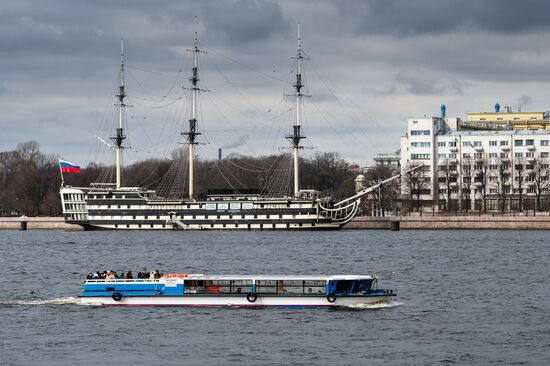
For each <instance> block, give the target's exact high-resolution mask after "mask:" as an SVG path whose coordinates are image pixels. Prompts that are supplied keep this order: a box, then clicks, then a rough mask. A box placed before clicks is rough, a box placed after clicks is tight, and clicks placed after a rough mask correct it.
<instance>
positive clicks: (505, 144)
mask: <svg viewBox="0 0 550 366" xmlns="http://www.w3.org/2000/svg"><path fill="white" fill-rule="evenodd" d="M500 146H508V141H501V142H500Z"/></svg>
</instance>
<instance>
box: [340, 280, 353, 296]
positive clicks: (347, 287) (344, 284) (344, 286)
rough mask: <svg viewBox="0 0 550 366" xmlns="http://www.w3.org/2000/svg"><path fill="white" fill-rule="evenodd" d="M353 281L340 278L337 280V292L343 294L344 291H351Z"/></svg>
mask: <svg viewBox="0 0 550 366" xmlns="http://www.w3.org/2000/svg"><path fill="white" fill-rule="evenodd" d="M353 282H355V281H351V280H339V281H336V293H337V294H342V293H346V294H347V293H351V291H352V286H353Z"/></svg>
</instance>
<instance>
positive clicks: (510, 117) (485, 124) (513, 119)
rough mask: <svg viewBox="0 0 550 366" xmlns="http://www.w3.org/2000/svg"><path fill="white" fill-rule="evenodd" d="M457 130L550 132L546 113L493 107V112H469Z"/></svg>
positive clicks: (549, 123)
mask: <svg viewBox="0 0 550 366" xmlns="http://www.w3.org/2000/svg"><path fill="white" fill-rule="evenodd" d="M457 128H458V129H459V130H490V131H495V130H550V115H549V113H548V112H521V111H516V112H514V111H512V108H511V107H505V110H504V111H501V110H500V105H499V104H498V103H497V104H496V105H495V111H494V112H469V113H467V120H466V121H460V122H459V123H458V124H457Z"/></svg>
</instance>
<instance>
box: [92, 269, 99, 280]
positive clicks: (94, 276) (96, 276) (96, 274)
mask: <svg viewBox="0 0 550 366" xmlns="http://www.w3.org/2000/svg"><path fill="white" fill-rule="evenodd" d="M92 278H93V279H94V280H97V279H99V271H98V272H96V273H94V274H93V276H92Z"/></svg>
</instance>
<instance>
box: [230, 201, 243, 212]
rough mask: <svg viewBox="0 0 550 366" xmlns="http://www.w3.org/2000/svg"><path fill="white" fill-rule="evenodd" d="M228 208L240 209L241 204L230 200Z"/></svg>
mask: <svg viewBox="0 0 550 366" xmlns="http://www.w3.org/2000/svg"><path fill="white" fill-rule="evenodd" d="M229 208H230V209H231V210H240V209H241V204H240V203H233V202H232V203H230V204H229Z"/></svg>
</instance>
